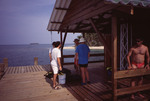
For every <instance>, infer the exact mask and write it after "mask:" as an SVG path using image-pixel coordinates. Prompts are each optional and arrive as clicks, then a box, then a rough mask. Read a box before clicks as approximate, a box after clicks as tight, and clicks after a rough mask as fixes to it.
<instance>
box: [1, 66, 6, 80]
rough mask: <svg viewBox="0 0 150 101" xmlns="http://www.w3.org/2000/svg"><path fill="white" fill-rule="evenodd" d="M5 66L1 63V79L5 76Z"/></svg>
mask: <svg viewBox="0 0 150 101" xmlns="http://www.w3.org/2000/svg"><path fill="white" fill-rule="evenodd" d="M4 70H5V65H4V64H3V63H0V79H1V78H2V77H3V75H4Z"/></svg>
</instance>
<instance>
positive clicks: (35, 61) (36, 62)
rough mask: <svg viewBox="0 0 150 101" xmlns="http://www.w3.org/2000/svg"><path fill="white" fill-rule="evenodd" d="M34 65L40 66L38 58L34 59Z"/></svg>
mask: <svg viewBox="0 0 150 101" xmlns="http://www.w3.org/2000/svg"><path fill="white" fill-rule="evenodd" d="M34 65H38V57H34Z"/></svg>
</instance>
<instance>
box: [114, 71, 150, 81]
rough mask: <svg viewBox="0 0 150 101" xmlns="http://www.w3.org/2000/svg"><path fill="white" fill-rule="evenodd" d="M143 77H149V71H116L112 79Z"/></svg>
mask: <svg viewBox="0 0 150 101" xmlns="http://www.w3.org/2000/svg"><path fill="white" fill-rule="evenodd" d="M143 75H150V70H148V69H145V68H144V69H136V70H122V71H117V72H115V74H114V79H121V78H127V77H136V76H143Z"/></svg>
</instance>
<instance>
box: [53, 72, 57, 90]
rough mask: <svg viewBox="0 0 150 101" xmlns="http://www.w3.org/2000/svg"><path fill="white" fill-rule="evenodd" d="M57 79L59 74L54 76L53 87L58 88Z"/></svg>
mask: <svg viewBox="0 0 150 101" xmlns="http://www.w3.org/2000/svg"><path fill="white" fill-rule="evenodd" d="M56 78H57V74H54V76H53V87H55V86H56Z"/></svg>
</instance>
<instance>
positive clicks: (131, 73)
mask: <svg viewBox="0 0 150 101" xmlns="http://www.w3.org/2000/svg"><path fill="white" fill-rule="evenodd" d="M144 75H150V69H145V68H144V69H136V70H123V71H117V72H115V73H114V78H115V79H114V80H115V81H116V82H115V89H114V92H115V94H114V95H115V96H116V97H117V96H120V95H125V94H131V93H136V92H138V91H144V90H150V83H149V84H148V83H147V84H143V85H140V86H135V87H127V88H119V89H118V88H117V80H119V79H124V78H129V77H136V76H144Z"/></svg>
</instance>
